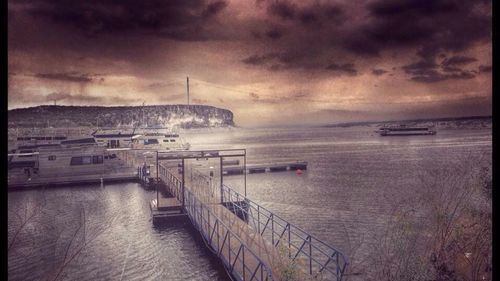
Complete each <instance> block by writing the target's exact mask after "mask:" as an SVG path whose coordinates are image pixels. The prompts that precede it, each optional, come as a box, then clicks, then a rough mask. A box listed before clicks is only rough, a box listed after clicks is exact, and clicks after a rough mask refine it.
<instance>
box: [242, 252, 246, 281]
mask: <svg viewBox="0 0 500 281" xmlns="http://www.w3.org/2000/svg"><path fill="white" fill-rule="evenodd" d="M242 250H243V253H242V254H243V256H242V260H243V261H242V262H241V263H242V265H243V266H242V269H243V281H245V280H246V278H245V275H246V274H245V245H243V249H242Z"/></svg>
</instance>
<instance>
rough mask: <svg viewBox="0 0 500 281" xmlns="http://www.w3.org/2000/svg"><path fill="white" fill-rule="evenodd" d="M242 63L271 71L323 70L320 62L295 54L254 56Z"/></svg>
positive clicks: (304, 55) (301, 54)
mask: <svg viewBox="0 0 500 281" xmlns="http://www.w3.org/2000/svg"><path fill="white" fill-rule="evenodd" d="M242 62H243V63H245V64H248V65H253V66H264V67H265V68H267V69H269V70H272V71H281V70H289V69H320V68H324V66H323V64H322V63H321V62H320V63H318V62H314V61H310V60H309V59H308V58H307V56H306V54H305V53H296V52H283V53H266V54H262V55H257V54H255V55H252V56H249V57H247V58H245V59H243V60H242Z"/></svg>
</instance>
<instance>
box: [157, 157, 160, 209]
mask: <svg viewBox="0 0 500 281" xmlns="http://www.w3.org/2000/svg"><path fill="white" fill-rule="evenodd" d="M159 179H160V174H159V171H158V150H157V151H156V208H157V209H158V210H159V209H160V196H159V194H158V187H159V186H160V184H159V183H160V180H159Z"/></svg>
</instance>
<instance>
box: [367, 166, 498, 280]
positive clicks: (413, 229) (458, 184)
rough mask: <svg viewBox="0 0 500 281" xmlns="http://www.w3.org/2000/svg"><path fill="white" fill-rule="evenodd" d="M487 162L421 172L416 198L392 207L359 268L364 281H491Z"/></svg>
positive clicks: (489, 193) (489, 173)
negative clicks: (366, 257) (365, 276)
mask: <svg viewBox="0 0 500 281" xmlns="http://www.w3.org/2000/svg"><path fill="white" fill-rule="evenodd" d="M485 160H486V161H485ZM489 161H490V160H488V159H484V158H475V157H467V158H464V159H462V161H457V163H455V164H454V165H450V167H443V169H441V170H439V171H424V172H423V173H422V177H421V178H422V190H421V192H420V194H418V195H417V197H416V198H412V199H411V200H408V201H404V202H399V204H397V205H395V208H394V213H393V216H392V217H391V219H390V221H388V223H387V229H386V231H385V232H383V233H381V234H380V235H379V236H378V237H376V239H375V242H374V243H373V249H372V250H373V251H372V253H371V255H370V258H369V259H368V260H365V261H364V262H363V264H362V265H363V266H364V267H365V268H366V269H367V271H368V272H367V279H369V280H387V281H392V280H412V281H418V280H422V281H423V280H435V281H448V280H450V281H451V280H454V281H462V280H463V281H465V280H471V281H476V280H477V281H479V280H491V255H492V250H491V245H492V235H491V188H492V185H491V169H490V167H491V165H490V162H489ZM485 162H486V164H485ZM358 266H359V265H358Z"/></svg>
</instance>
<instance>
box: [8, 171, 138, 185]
mask: <svg viewBox="0 0 500 281" xmlns="http://www.w3.org/2000/svg"><path fill="white" fill-rule="evenodd" d="M124 181H126V182H130V181H138V178H137V174H136V173H135V172H128V173H116V174H105V175H74V176H64V177H36V176H33V177H31V178H27V177H26V176H22V177H16V178H9V181H8V187H9V189H21V188H35V187H47V186H64V185H80V184H82V185H83V184H107V183H112V182H124Z"/></svg>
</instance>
